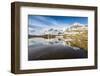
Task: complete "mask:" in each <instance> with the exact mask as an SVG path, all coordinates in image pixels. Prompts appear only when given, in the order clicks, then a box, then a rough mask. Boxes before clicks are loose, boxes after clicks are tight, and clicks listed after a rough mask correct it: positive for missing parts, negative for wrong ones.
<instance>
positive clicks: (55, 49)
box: [28, 37, 87, 60]
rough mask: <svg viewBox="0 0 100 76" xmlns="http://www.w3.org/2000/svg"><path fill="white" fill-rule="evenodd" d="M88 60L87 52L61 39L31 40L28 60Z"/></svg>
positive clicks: (37, 38) (36, 38) (39, 38)
mask: <svg viewBox="0 0 100 76" xmlns="http://www.w3.org/2000/svg"><path fill="white" fill-rule="evenodd" d="M75 58H87V51H85V50H84V49H80V48H78V47H71V46H70V42H68V41H67V40H66V41H64V40H63V39H59V38H51V39H46V38H42V37H35V38H29V42H28V60H50V59H75Z"/></svg>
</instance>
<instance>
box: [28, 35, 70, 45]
mask: <svg viewBox="0 0 100 76" xmlns="http://www.w3.org/2000/svg"><path fill="white" fill-rule="evenodd" d="M31 45H33V46H35V45H41V46H42V45H64V46H65V45H69V44H67V42H66V41H64V40H63V39H59V38H51V39H46V38H42V37H36V38H30V39H29V46H31Z"/></svg>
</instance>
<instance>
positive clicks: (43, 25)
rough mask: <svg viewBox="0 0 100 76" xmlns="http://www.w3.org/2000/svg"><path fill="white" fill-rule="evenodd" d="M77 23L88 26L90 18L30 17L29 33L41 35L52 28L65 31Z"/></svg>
mask: <svg viewBox="0 0 100 76" xmlns="http://www.w3.org/2000/svg"><path fill="white" fill-rule="evenodd" d="M76 22H77V23H80V24H84V25H87V24H88V17H72V16H42V15H28V26H29V33H41V31H44V30H47V29H50V28H56V29H63V28H66V27H67V26H70V25H71V24H74V23H76ZM36 31H37V32H36Z"/></svg>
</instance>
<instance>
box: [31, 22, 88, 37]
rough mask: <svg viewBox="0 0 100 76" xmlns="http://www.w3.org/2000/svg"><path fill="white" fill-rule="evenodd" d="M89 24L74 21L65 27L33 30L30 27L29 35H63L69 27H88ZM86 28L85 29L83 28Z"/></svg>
mask: <svg viewBox="0 0 100 76" xmlns="http://www.w3.org/2000/svg"><path fill="white" fill-rule="evenodd" d="M87 27H88V26H87V24H86V25H84V24H81V23H77V22H75V23H73V24H72V25H69V26H66V27H65V29H62V28H61V29H56V28H50V29H46V30H42V29H41V30H40V29H39V30H35V29H34V30H32V29H29V36H30V37H31V36H32V35H35V36H41V35H46V34H51V35H58V34H59V35H61V34H63V33H64V32H65V30H68V29H77V28H78V29H80V30H81V29H83V28H85V29H87ZM83 30H84V29H83Z"/></svg>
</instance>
